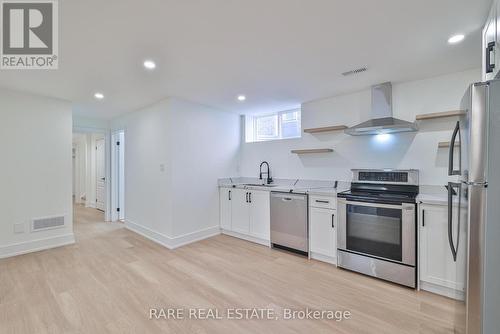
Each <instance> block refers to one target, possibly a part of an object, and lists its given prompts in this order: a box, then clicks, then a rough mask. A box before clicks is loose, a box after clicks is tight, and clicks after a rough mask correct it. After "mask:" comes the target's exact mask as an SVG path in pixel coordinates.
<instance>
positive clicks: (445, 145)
mask: <svg viewBox="0 0 500 334" xmlns="http://www.w3.org/2000/svg"><path fill="white" fill-rule="evenodd" d="M450 145H451V143H450V142H449V141H442V142H440V143H439V144H438V147H439V148H446V147H450ZM455 147H460V143H455Z"/></svg>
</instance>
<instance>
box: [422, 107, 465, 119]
mask: <svg viewBox="0 0 500 334" xmlns="http://www.w3.org/2000/svg"><path fill="white" fill-rule="evenodd" d="M462 115H465V111H463V110H451V111H443V112H435V113H432V114H421V115H417V117H416V118H415V119H416V120H417V121H423V120H427V119H435V118H444V117H454V116H462Z"/></svg>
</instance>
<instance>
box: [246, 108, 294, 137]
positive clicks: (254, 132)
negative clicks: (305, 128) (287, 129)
mask: <svg viewBox="0 0 500 334" xmlns="http://www.w3.org/2000/svg"><path fill="white" fill-rule="evenodd" d="M296 111H298V113H299V116H298V124H299V134H298V135H297V136H293V137H286V138H283V131H282V123H283V121H282V116H283V114H289V113H292V112H296ZM271 116H276V117H277V119H278V135H277V136H276V137H268V138H262V137H261V138H259V137H258V135H257V119H259V118H265V117H271ZM246 119H247V121H248V118H246ZM251 122H252V124H251V131H252V136H251V138H250V139H249V138H248V136H247V135H246V142H250V143H252V142H264V141H271V140H283V139H294V138H301V137H302V111H301V109H300V108H297V109H290V110H283V111H279V112H274V113H269V114H262V115H254V116H251ZM248 130H250V129H248V127H246V131H248Z"/></svg>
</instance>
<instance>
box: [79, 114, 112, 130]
mask: <svg viewBox="0 0 500 334" xmlns="http://www.w3.org/2000/svg"><path fill="white" fill-rule="evenodd" d="M109 125H110V124H109V121H108V120H105V119H96V118H87V117H82V116H77V115H73V129H74V130H75V132H78V131H83V130H85V132H93V131H95V130H101V131H107V130H108V129H109ZM101 131H99V132H101Z"/></svg>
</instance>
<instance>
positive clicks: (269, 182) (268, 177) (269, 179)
mask: <svg viewBox="0 0 500 334" xmlns="http://www.w3.org/2000/svg"><path fill="white" fill-rule="evenodd" d="M263 164H266V165H267V172H264V173H262V165H263ZM259 172H260V174H259V179H260V180H262V174H267V180H266V182H267V184H271V183H272V182H273V178H272V177H271V171H270V170H269V163H268V162H267V161H262V163H261V164H260V171H259Z"/></svg>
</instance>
